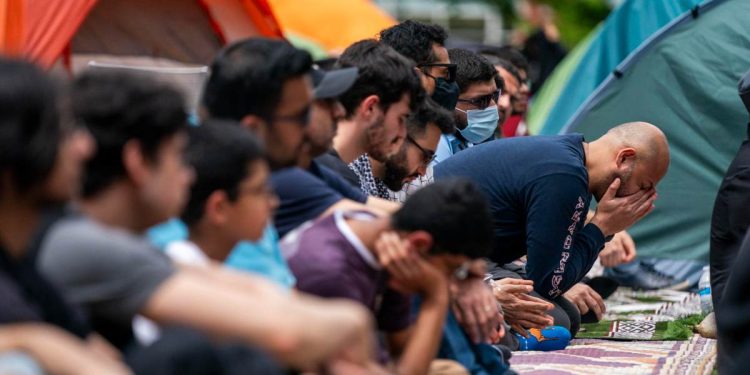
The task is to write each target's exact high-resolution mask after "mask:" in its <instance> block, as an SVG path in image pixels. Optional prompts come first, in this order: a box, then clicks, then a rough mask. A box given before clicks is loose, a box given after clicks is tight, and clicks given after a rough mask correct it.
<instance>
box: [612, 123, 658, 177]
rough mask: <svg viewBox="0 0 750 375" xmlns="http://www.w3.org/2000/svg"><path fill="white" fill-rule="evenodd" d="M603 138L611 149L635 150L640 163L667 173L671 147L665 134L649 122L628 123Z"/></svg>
mask: <svg viewBox="0 0 750 375" xmlns="http://www.w3.org/2000/svg"><path fill="white" fill-rule="evenodd" d="M602 138H603V139H606V140H607V143H609V144H610V145H611V147H616V148H628V147H629V148H633V149H635V150H636V155H637V160H638V162H640V163H645V164H647V165H649V166H650V167H651V168H656V169H659V170H664V172H666V169H667V166H668V165H669V145H668V144H667V137H666V136H665V135H664V132H662V131H661V129H659V128H657V127H656V126H654V125H652V124H649V123H647V122H628V123H625V124H622V125H618V126H615V127H614V128H612V129H610V130H609V131H608V132H607V134H605V135H604V136H602ZM663 174H664V173H661V175H663Z"/></svg>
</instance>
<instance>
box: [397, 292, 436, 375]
mask: <svg viewBox="0 0 750 375" xmlns="http://www.w3.org/2000/svg"><path fill="white" fill-rule="evenodd" d="M448 303H449V298H448V289H447V287H445V288H441V290H440V291H438V292H436V293H434V295H433V296H430V297H429V298H425V299H424V300H423V301H422V304H421V306H420V309H419V315H417V321H416V322H415V323H414V326H413V327H412V334H411V337H410V338H409V341H408V343H407V344H406V347H405V348H404V351H403V353H402V355H401V357H400V358H399V360H398V364H397V367H398V373H399V374H426V373H427V371H428V370H429V368H430V362H432V360H433V359H435V356H436V355H437V351H438V347H439V345H440V337H441V336H442V334H443V326H444V325H445V316H446V315H447V313H448Z"/></svg>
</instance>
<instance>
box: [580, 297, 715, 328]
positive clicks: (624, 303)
mask: <svg viewBox="0 0 750 375" xmlns="http://www.w3.org/2000/svg"><path fill="white" fill-rule="evenodd" d="M604 303H605V305H606V306H607V312H606V313H605V315H604V317H603V318H602V320H601V321H600V322H598V323H587V324H581V329H580V330H579V332H578V334H577V335H576V338H577V339H609V340H638V341H670V340H688V339H689V338H690V337H692V336H693V327H694V326H696V325H698V324H700V322H701V320H702V318H703V314H702V313H701V309H700V297H699V296H698V295H697V294H695V293H690V292H677V291H671V290H657V291H633V290H630V289H626V288H620V289H618V290H617V292H615V293H614V294H612V296H610V297H609V298H608V299H607V300H605V301H604Z"/></svg>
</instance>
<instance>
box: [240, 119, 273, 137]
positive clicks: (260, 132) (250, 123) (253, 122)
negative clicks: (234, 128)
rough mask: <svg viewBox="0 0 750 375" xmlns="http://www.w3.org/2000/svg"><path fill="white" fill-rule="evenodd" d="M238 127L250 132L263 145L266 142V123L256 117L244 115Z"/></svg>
mask: <svg viewBox="0 0 750 375" xmlns="http://www.w3.org/2000/svg"><path fill="white" fill-rule="evenodd" d="M240 125H241V126H242V127H243V128H245V129H247V130H249V131H251V132H252V133H253V134H255V136H256V137H258V140H260V141H261V142H262V143H263V144H265V143H266V141H268V122H266V120H264V119H262V118H261V117H260V116H256V115H246V116H245V117H243V118H242V119H241V120H240Z"/></svg>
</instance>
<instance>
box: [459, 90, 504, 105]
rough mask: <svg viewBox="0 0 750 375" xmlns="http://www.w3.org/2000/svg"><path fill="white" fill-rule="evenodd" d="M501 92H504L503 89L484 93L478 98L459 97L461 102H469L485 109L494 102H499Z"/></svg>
mask: <svg viewBox="0 0 750 375" xmlns="http://www.w3.org/2000/svg"><path fill="white" fill-rule="evenodd" d="M500 94H502V90H499V89H498V90H495V92H493V93H492V94H487V95H482V96H478V97H476V98H472V99H458V101H459V102H461V103H469V104H471V105H473V106H475V107H477V108H479V109H485V108H487V107H489V106H490V104H492V102H495V103H496V104H497V100H498V99H499V98H500Z"/></svg>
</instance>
